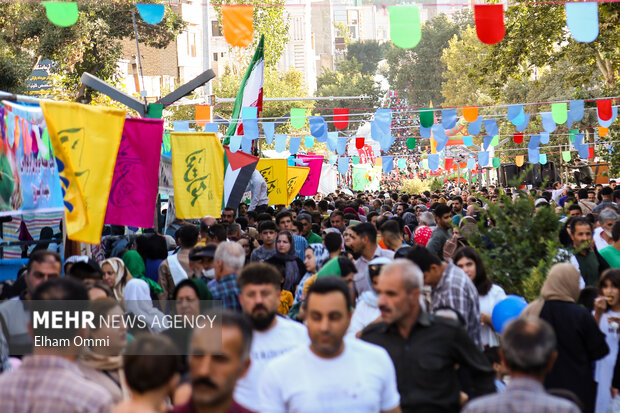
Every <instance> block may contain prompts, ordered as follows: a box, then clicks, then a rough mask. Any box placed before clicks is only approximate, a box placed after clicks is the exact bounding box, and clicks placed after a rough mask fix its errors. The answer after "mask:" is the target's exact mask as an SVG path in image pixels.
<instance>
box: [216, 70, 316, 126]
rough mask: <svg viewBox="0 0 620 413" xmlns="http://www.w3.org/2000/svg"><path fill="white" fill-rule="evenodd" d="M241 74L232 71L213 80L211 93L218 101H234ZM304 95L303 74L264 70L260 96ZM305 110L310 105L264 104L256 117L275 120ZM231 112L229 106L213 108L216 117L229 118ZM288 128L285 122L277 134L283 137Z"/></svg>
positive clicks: (288, 124)
mask: <svg viewBox="0 0 620 413" xmlns="http://www.w3.org/2000/svg"><path fill="white" fill-rule="evenodd" d="M244 74H245V71H243V73H233V72H232V71H230V70H227V71H226V72H225V73H224V75H223V76H221V77H219V78H218V79H217V82H216V83H215V85H214V89H213V93H215V95H216V96H218V97H222V98H235V97H237V92H238V91H239V85H240V84H241V80H242V79H243V75H244ZM307 92H308V91H307V90H306V87H305V85H304V79H303V74H302V73H301V72H299V71H297V70H295V69H294V68H290V69H289V70H287V71H286V72H284V73H281V72H278V71H277V70H276V69H275V68H273V67H269V66H267V67H265V72H264V85H263V94H264V96H268V97H274V98H277V97H288V96H305V95H307ZM309 106H310V102H304V101H282V102H277V101H271V102H265V104H264V106H263V111H262V112H261V115H260V116H261V117H263V118H272V119H274V120H275V119H276V118H279V117H281V116H283V115H286V114H288V113H289V112H290V111H291V108H303V107H309ZM232 109H233V105H232V103H231V104H222V105H218V106H216V109H215V112H216V113H217V114H218V115H220V116H222V117H224V118H227V119H229V118H230V117H231V115H232ZM290 128H291V126H290V123H289V122H285V124H283V125H280V126H278V128H277V131H278V133H286V132H290V131H292V129H290Z"/></svg>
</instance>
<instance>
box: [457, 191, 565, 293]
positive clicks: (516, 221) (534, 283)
mask: <svg viewBox="0 0 620 413" xmlns="http://www.w3.org/2000/svg"><path fill="white" fill-rule="evenodd" d="M484 201H485V203H486V204H487V205H488V207H487V210H486V211H482V216H483V219H481V221H480V222H479V223H478V231H474V232H473V233H471V234H469V235H468V241H469V243H470V244H471V245H472V246H473V247H474V248H476V250H477V251H478V252H479V253H480V256H481V257H482V261H483V263H484V265H485V268H486V270H487V274H488V275H489V277H490V278H491V279H492V280H493V282H494V283H497V284H499V285H500V286H502V287H503V288H504V290H505V291H506V293H508V294H517V295H520V296H524V297H525V298H527V299H533V298H536V296H537V295H538V292H539V291H540V287H541V286H542V283H543V282H544V279H545V277H546V274H547V272H548V270H549V268H550V267H551V266H552V265H553V264H554V263H555V262H557V261H558V258H561V257H559V250H560V249H561V244H560V242H559V238H558V232H559V230H560V222H559V220H558V216H557V215H556V213H555V211H554V210H553V208H549V207H542V208H539V209H538V210H536V209H535V208H534V201H533V200H532V199H531V198H530V197H529V196H528V195H527V194H525V193H520V194H519V195H518V196H517V197H516V199H514V200H513V199H512V198H511V197H509V196H506V195H500V197H499V202H498V203H497V204H494V203H491V202H489V201H488V200H484ZM487 219H488V220H489V222H491V225H490V226H487V225H486V222H487ZM466 235H467V234H466ZM490 246H491V248H489V247H490Z"/></svg>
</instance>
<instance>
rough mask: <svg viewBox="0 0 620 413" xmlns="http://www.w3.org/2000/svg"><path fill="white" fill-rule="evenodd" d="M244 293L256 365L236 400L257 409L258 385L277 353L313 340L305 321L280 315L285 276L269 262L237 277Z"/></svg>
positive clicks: (239, 385)
mask: <svg viewBox="0 0 620 413" xmlns="http://www.w3.org/2000/svg"><path fill="white" fill-rule="evenodd" d="M237 283H238V284H239V288H240V291H241V293H240V294H239V301H240V302H241V307H242V308H243V312H244V313H245V314H246V315H247V316H248V317H249V318H250V321H251V323H252V327H253V330H254V332H253V334H252V336H253V337H252V349H251V351H250V358H251V360H252V364H251V365H250V369H249V371H248V373H247V374H246V375H245V376H244V377H243V378H241V379H240V380H239V381H238V382H237V387H236V388H235V400H236V401H237V402H238V403H240V404H241V405H242V406H245V407H247V408H248V409H250V408H255V406H256V402H257V400H258V385H259V381H260V377H261V375H262V373H263V370H264V368H265V366H266V365H267V363H268V362H269V361H270V360H271V359H273V358H276V357H277V356H280V355H282V354H284V353H287V352H289V351H290V350H293V349H295V348H297V347H300V346H307V345H308V344H309V343H310V339H309V338H308V331H307V330H306V327H304V326H303V324H300V323H296V322H294V321H291V320H289V319H288V318H284V317H277V316H276V314H277V310H278V304H279V303H280V283H281V275H280V273H279V272H278V270H277V269H276V268H275V267H274V266H272V265H270V264H266V263H262V262H257V263H252V264H249V265H247V266H246V267H245V268H244V269H243V271H241V274H240V275H239V279H238V280H237Z"/></svg>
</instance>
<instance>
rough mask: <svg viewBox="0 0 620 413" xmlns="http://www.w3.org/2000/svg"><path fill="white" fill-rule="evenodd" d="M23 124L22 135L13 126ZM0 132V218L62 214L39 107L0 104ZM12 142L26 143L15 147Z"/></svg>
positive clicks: (47, 139) (45, 128) (61, 204)
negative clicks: (5, 216)
mask: <svg viewBox="0 0 620 413" xmlns="http://www.w3.org/2000/svg"><path fill="white" fill-rule="evenodd" d="M9 118H11V121H9ZM22 124H23V125H25V129H26V130H25V133H24V132H23V131H22V128H21V127H19V128H16V127H15V125H22ZM11 125H12V126H13V127H12V128H11ZM0 131H1V136H2V143H3V145H0V173H1V174H2V175H1V178H0V216H4V215H22V214H26V213H35V212H36V213H47V212H62V211H63V209H64V205H63V201H62V190H61V188H60V179H59V177H58V169H56V162H55V161H54V157H53V156H52V150H51V144H50V141H49V136H48V133H47V127H46V125H45V119H44V118H43V112H42V111H41V108H40V107H39V106H26V105H21V104H17V103H12V102H6V103H4V104H0ZM9 134H11V136H12V138H13V145H11V144H10V142H9V139H8V137H9ZM15 139H17V141H18V142H19V141H20V140H23V141H24V142H26V141H27V142H28V144H26V143H24V144H21V145H20V144H16V143H15ZM27 147H28V148H30V151H28V153H26V150H25V149H26V148H27ZM6 235H7V234H6V232H5V236H6Z"/></svg>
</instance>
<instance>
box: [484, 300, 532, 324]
mask: <svg viewBox="0 0 620 413" xmlns="http://www.w3.org/2000/svg"><path fill="white" fill-rule="evenodd" d="M525 307H527V301H525V299H524V298H523V297H519V296H518V295H509V296H508V297H506V298H504V299H503V300H502V301H500V302H499V303H497V304H496V305H495V307H494V308H493V314H492V315H491V322H492V323H493V328H494V329H495V331H497V332H498V333H501V332H502V330H503V329H504V326H505V325H506V324H507V323H508V322H509V321H511V320H514V319H515V318H518V317H519V316H520V315H521V313H522V312H523V310H524V309H525Z"/></svg>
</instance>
